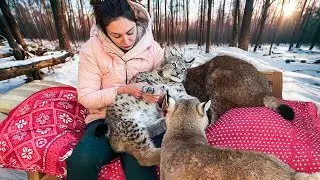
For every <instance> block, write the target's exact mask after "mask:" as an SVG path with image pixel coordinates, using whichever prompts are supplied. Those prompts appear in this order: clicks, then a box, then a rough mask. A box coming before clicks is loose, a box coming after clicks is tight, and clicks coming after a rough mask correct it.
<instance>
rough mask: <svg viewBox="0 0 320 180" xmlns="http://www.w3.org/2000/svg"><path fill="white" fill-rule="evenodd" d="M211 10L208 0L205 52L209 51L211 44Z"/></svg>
mask: <svg viewBox="0 0 320 180" xmlns="http://www.w3.org/2000/svg"><path fill="white" fill-rule="evenodd" d="M211 10H212V0H208V21H207V42H206V53H209V51H210V44H211V33H210V25H211Z"/></svg>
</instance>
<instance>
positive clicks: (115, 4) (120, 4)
mask: <svg viewBox="0 0 320 180" xmlns="http://www.w3.org/2000/svg"><path fill="white" fill-rule="evenodd" d="M90 4H91V5H92V6H93V9H94V16H95V18H96V24H97V25H98V26H99V27H100V28H101V29H102V30H103V31H104V30H105V27H106V26H108V25H109V24H110V23H111V22H112V21H114V20H116V19H117V18H119V17H124V18H127V19H128V20H131V21H134V22H136V21H137V19H136V17H135V14H134V12H133V10H132V9H131V7H130V4H129V3H128V1H127V0H91V1H90Z"/></svg>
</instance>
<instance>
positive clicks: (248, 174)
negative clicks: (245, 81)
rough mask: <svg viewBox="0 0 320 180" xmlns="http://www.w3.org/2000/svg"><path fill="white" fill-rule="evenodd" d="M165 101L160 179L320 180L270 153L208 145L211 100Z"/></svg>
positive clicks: (319, 175)
mask: <svg viewBox="0 0 320 180" xmlns="http://www.w3.org/2000/svg"><path fill="white" fill-rule="evenodd" d="M167 102H168V103H167V104H168V105H167V115H166V124H167V132H166V133H165V135H164V138H163V142H162V148H161V150H162V151H161V163H160V179H161V180H197V179H201V180H209V179H212V180H320V173H315V174H312V175H310V174H305V173H297V172H295V171H294V170H293V169H291V168H290V167H289V166H288V165H286V164H285V163H283V162H282V161H280V160H279V159H277V158H276V157H274V156H271V155H266V154H262V153H258V152H252V151H240V150H232V149H224V148H218V147H211V146H209V145H208V144H207V139H206V135H205V128H206V127H207V125H208V124H209V122H208V118H207V116H206V111H207V110H208V108H209V106H210V102H206V103H200V101H199V100H197V99H195V98H192V99H179V100H177V101H175V100H173V99H172V98H169V100H167Z"/></svg>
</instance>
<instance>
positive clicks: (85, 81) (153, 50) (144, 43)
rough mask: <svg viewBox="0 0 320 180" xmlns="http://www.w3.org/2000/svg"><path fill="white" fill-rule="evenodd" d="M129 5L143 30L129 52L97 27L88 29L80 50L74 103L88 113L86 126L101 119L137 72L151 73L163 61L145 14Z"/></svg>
mask: <svg viewBox="0 0 320 180" xmlns="http://www.w3.org/2000/svg"><path fill="white" fill-rule="evenodd" d="M131 5H132V6H133V7H134V8H135V10H136V14H137V15H138V19H139V18H140V19H141V21H142V22H146V24H145V26H146V28H144V29H145V30H144V31H143V30H142V29H143V28H141V27H140V28H138V38H140V40H139V41H138V42H137V43H136V45H135V46H134V47H133V48H132V49H131V50H130V51H128V52H126V53H124V52H123V51H122V50H121V49H120V48H118V47H117V46H116V45H115V44H113V43H112V41H111V40H110V39H109V38H108V37H107V36H106V35H105V34H104V33H103V32H102V31H101V30H100V29H99V28H98V27H97V26H93V27H92V29H91V32H90V39H89V40H88V41H87V42H85V43H84V44H83V45H82V47H81V50H80V53H79V57H80V62H79V74H78V88H77V91H78V101H79V102H80V103H81V104H82V105H83V106H84V107H86V108H87V109H89V112H90V114H89V115H88V116H87V118H86V119H85V121H86V123H89V122H91V121H93V120H96V119H101V118H105V117H106V108H107V106H108V105H110V104H111V103H113V102H114V101H115V97H116V89H117V88H118V87H120V86H121V85H124V84H126V81H127V82H129V81H130V79H131V78H132V77H133V76H135V75H137V74H138V73H139V72H145V71H151V70H153V69H155V68H156V67H158V66H159V65H160V64H161V62H162V60H163V53H164V52H163V49H162V48H161V47H160V46H159V44H158V43H157V42H155V40H154V38H153V35H152V30H151V20H150V17H149V14H148V12H147V11H146V10H145V8H144V7H143V6H141V5H140V4H138V3H134V2H132V4H131ZM141 32H143V34H142V33H141ZM139 33H141V34H140V35H139Z"/></svg>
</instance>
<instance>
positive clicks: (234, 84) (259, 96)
mask: <svg viewBox="0 0 320 180" xmlns="http://www.w3.org/2000/svg"><path fill="white" fill-rule="evenodd" d="M184 87H185V89H186V91H187V93H188V94H190V95H192V96H195V97H197V98H198V99H200V101H205V100H207V99H210V100H211V101H212V104H211V109H210V110H211V111H212V112H211V113H208V115H209V117H211V116H212V117H211V118H212V121H215V120H217V119H218V117H219V116H221V115H222V114H223V113H225V112H226V111H227V110H229V109H231V108H235V107H255V106H263V105H264V106H266V107H269V108H271V109H273V110H274V111H276V112H278V113H279V114H280V115H281V116H282V117H283V118H284V119H287V120H293V119H294V112H293V110H292V109H291V108H290V107H289V106H287V105H284V104H281V103H280V102H279V101H278V100H277V99H276V98H275V97H274V96H273V95H272V93H271V89H270V87H269V84H268V81H267V79H266V78H265V77H264V76H263V75H262V74H261V73H260V72H259V71H258V70H257V69H256V68H255V67H254V66H253V65H252V64H250V63H248V62H246V61H243V60H240V59H237V58H234V57H231V56H217V57H215V58H213V59H211V60H210V61H208V62H207V63H205V64H203V65H200V66H198V67H194V68H190V69H188V74H187V79H186V81H185V82H184Z"/></svg>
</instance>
